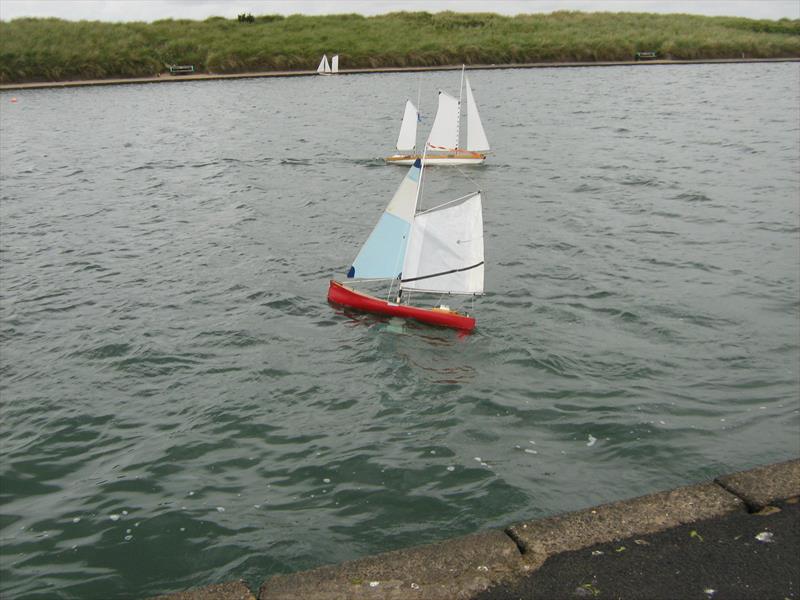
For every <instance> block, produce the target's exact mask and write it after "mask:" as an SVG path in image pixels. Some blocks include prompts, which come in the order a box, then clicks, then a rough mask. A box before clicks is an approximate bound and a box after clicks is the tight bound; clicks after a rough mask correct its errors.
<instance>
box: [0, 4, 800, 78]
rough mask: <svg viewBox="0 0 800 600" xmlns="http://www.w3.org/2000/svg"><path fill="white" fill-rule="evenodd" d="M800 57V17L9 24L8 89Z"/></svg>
mask: <svg viewBox="0 0 800 600" xmlns="http://www.w3.org/2000/svg"><path fill="white" fill-rule="evenodd" d="M637 51H656V52H658V53H659V56H661V57H664V58H674V59H697V58H739V57H741V56H742V55H744V56H747V57H751V58H775V57H800V20H789V19H782V20H780V21H767V20H752V19H743V18H732V17H701V16H693V15H655V14H639V13H580V12H556V13H552V14H547V15H545V14H531V15H518V16H515V17H504V16H499V15H496V14H491V13H472V14H465V13H453V12H443V13H436V14H431V13H427V12H414V13H391V14H386V15H380V16H375V17H363V16H360V15H354V14H344V15H329V16H302V15H292V16H289V17H282V16H280V15H263V16H257V17H256V18H255V20H254V22H248V21H239V20H236V19H224V18H221V17H212V18H209V19H206V20H205V21H189V20H172V19H169V20H163V21H156V22H153V23H102V22H90V21H80V22H72V21H62V20H59V19H15V20H13V21H10V22H2V21H0V82H3V83H11V82H23V81H42V80H66V79H94V78H106V77H141V76H149V75H155V74H157V73H160V72H163V71H164V70H165V69H166V65H170V64H193V65H194V66H195V68H196V69H197V70H198V71H200V72H211V73H235V72H243V71H261V70H266V71H269V70H294V69H313V68H315V67H316V64H317V62H318V61H319V57H320V56H321V55H322V54H323V53H324V52H327V53H329V54H330V53H333V52H336V53H338V54H339V55H340V57H341V65H342V67H343V68H348V67H349V68H358V67H389V66H392V67H394V66H398V67H402V66H434V65H444V64H460V63H462V62H464V63H467V64H478V63H483V64H491V63H497V64H500V63H521V62H538V61H602V60H630V59H632V58H633V56H634V54H635V53H636V52H637Z"/></svg>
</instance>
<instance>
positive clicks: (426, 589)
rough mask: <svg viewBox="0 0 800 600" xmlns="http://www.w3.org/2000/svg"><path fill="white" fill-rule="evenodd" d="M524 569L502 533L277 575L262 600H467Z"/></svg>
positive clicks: (267, 584) (269, 581)
mask: <svg viewBox="0 0 800 600" xmlns="http://www.w3.org/2000/svg"><path fill="white" fill-rule="evenodd" d="M521 566H522V562H521V556H520V553H519V549H518V548H517V546H516V544H515V543H514V541H513V540H512V539H511V538H509V537H508V536H507V535H506V534H504V533H503V532H502V531H499V530H490V531H486V532H483V533H479V534H475V535H469V536H465V537H461V538H456V539H453V540H449V541H446V542H439V543H436V544H430V545H426V546H417V547H414V548H408V549H404V550H396V551H393V552H386V553H384V554H378V555H375V556H371V557H367V558H362V559H358V560H354V561H350V562H345V563H341V564H337V565H330V566H326V567H321V568H318V569H314V570H311V571H304V572H301V573H292V574H289V575H277V576H274V577H271V578H269V579H267V580H266V581H265V582H264V584H263V585H262V586H261V589H260V590H259V595H258V597H259V600H296V599H298V598H303V599H304V600H361V599H367V598H369V599H374V600H377V599H380V600H407V599H408V598H413V599H415V600H460V599H463V600H466V599H468V598H472V597H473V596H474V595H475V594H476V593H478V592H480V591H481V590H484V589H487V588H488V587H489V586H490V585H492V584H493V583H496V582H498V581H500V580H502V579H504V578H506V577H507V576H508V575H509V574H511V573H513V572H515V571H517V570H519V569H520V568H521Z"/></svg>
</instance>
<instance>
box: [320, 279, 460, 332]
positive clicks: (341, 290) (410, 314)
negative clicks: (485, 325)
mask: <svg viewBox="0 0 800 600" xmlns="http://www.w3.org/2000/svg"><path fill="white" fill-rule="evenodd" d="M328 302H332V303H333V304H339V305H341V306H348V307H350V308H355V309H357V310H363V311H365V312H370V313H376V314H379V315H387V316H390V317H400V318H401V319H414V320H415V321H421V322H422V323H428V324H429V325H439V326H440V327H450V328H451V329H460V330H462V331H472V330H473V329H474V328H475V319H474V318H473V317H468V316H467V315H463V314H461V313H457V312H454V311H451V310H441V309H436V308H418V307H416V306H408V305H405V304H396V303H394V302H388V301H386V300H381V299H380V298H376V297H375V296H370V295H369V294H363V293H361V292H357V291H355V290H354V289H352V288H349V287H347V286H345V285H342V284H341V283H339V282H338V281H334V280H331V283H330V287H329V288H328Z"/></svg>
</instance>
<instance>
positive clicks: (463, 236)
mask: <svg viewBox="0 0 800 600" xmlns="http://www.w3.org/2000/svg"><path fill="white" fill-rule="evenodd" d="M401 286H402V287H403V289H411V290H419V291H426V292H436V293H440V292H441V293H452V294H481V293H483V216H482V206H481V194H480V192H478V193H476V194H474V195H472V196H470V197H469V198H467V199H466V200H464V201H463V202H460V203H458V204H455V205H448V206H446V207H443V208H440V209H434V210H431V211H430V212H423V213H419V214H417V215H416V216H415V217H414V224H413V225H412V226H411V238H410V239H409V241H408V248H407V249H406V257H405V261H404V263H403V274H402V283H401Z"/></svg>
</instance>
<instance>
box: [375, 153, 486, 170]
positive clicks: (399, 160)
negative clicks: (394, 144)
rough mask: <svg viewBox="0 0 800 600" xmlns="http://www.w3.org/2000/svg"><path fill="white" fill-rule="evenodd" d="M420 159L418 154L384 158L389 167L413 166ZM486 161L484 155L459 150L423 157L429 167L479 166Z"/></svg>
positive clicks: (395, 155)
mask: <svg viewBox="0 0 800 600" xmlns="http://www.w3.org/2000/svg"><path fill="white" fill-rule="evenodd" d="M418 158H419V159H421V158H422V156H421V155H419V154H394V155H392V156H387V157H386V159H385V160H386V162H387V163H389V164H390V165H406V166H407V165H413V164H414V161H415V160H417V159H418ZM485 160H486V155H485V154H481V153H480V152H469V151H467V150H459V151H457V152H450V153H447V154H427V155H426V156H425V166H426V167H427V166H430V165H480V164H482V163H483V162H484V161H485Z"/></svg>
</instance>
